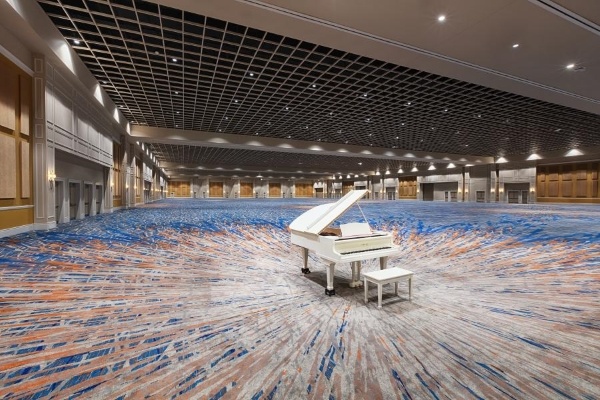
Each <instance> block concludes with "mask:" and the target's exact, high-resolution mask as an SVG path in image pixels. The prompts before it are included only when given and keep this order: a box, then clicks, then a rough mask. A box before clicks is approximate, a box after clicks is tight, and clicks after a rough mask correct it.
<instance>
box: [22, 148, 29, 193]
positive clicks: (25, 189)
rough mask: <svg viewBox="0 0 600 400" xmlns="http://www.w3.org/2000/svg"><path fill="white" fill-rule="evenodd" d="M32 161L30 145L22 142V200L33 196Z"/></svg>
mask: <svg viewBox="0 0 600 400" xmlns="http://www.w3.org/2000/svg"><path fill="white" fill-rule="evenodd" d="M30 165H31V160H30V157H29V143H27V142H21V198H23V199H28V198H29V197H30V196H31V168H30V167H29V166H30Z"/></svg>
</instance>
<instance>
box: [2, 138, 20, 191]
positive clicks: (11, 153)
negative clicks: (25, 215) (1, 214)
mask: <svg viewBox="0 0 600 400" xmlns="http://www.w3.org/2000/svg"><path fill="white" fill-rule="evenodd" d="M16 197H17V157H16V141H15V138H14V137H12V136H8V135H5V134H2V133H0V199H14V198H16Z"/></svg>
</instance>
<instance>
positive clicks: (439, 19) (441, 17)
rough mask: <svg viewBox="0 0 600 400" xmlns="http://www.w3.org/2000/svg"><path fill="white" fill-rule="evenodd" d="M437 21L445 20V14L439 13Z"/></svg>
mask: <svg viewBox="0 0 600 400" xmlns="http://www.w3.org/2000/svg"><path fill="white" fill-rule="evenodd" d="M437 20H438V21H439V22H444V21H445V20H446V16H445V15H443V14H442V15H440V16H439V17H438V19H437Z"/></svg>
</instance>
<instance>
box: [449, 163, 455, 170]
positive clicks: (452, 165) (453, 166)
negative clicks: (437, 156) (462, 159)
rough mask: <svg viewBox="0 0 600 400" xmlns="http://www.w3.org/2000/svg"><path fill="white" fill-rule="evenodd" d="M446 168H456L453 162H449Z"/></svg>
mask: <svg viewBox="0 0 600 400" xmlns="http://www.w3.org/2000/svg"><path fill="white" fill-rule="evenodd" d="M448 168H449V169H451V168H456V165H454V163H450V164H448Z"/></svg>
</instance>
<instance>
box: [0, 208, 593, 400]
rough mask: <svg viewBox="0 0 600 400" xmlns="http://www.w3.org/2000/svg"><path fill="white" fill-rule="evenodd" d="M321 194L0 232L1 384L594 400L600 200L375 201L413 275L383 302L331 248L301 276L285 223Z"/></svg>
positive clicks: (31, 389) (15, 388) (163, 393)
mask: <svg viewBox="0 0 600 400" xmlns="http://www.w3.org/2000/svg"><path fill="white" fill-rule="evenodd" d="M317 204H320V202H319V201H317V200H304V201H300V200H291V199H283V200H237V201H218V200H192V199H187V200H163V201H160V202H157V203H154V204H152V205H147V206H145V207H140V208H137V209H131V210H126V211H120V212H116V213H114V214H110V215H100V216H97V217H93V218H88V219H86V220H84V221H74V222H71V223H69V224H65V225H61V226H60V227H59V228H58V229H56V230H53V231H50V232H38V233H31V234H25V235H19V236H16V237H12V238H6V239H2V240H0V294H1V298H0V397H3V398H7V399H51V398H52V399H74V398H81V399H89V398H93V399H137V398H155V399H237V398H239V399H259V398H265V399H304V398H310V399H313V398H314V399H469V398H474V399H480V398H484V399H563V398H564V399H599V398H600V207H598V206H566V205H565V206H563V205H551V206H550V205H492V204H472V203H471V204H465V203H422V202H405V201H396V202H363V203H362V209H363V210H364V212H365V214H366V215H367V216H368V217H369V218H370V222H371V224H372V225H373V226H376V227H378V228H383V229H388V230H392V231H393V232H394V233H395V234H396V235H397V240H396V241H397V243H399V244H400V246H401V254H400V257H398V258H392V259H390V261H389V264H388V266H400V267H403V268H407V269H410V270H412V271H414V272H415V278H414V281H413V300H412V302H409V301H408V300H407V297H406V295H407V293H406V285H405V284H403V283H401V284H400V289H401V290H400V297H399V298H398V297H395V296H393V286H390V287H386V288H385V289H384V306H383V308H382V309H380V310H379V309H377V307H376V298H375V297H376V288H375V286H373V287H372V288H371V291H370V295H371V296H372V300H373V301H372V302H370V303H369V304H368V305H365V304H364V301H363V289H362V288H356V289H352V288H350V287H348V282H349V278H350V268H349V266H348V265H340V266H338V268H337V270H336V276H335V288H336V293H337V295H336V296H334V297H327V296H325V294H324V292H325V290H324V288H325V280H326V279H325V268H324V266H325V263H324V262H322V261H320V260H319V259H317V258H315V257H314V256H312V257H311V260H310V268H311V270H312V273H311V274H309V275H306V276H304V275H302V274H301V273H300V267H301V257H300V252H299V250H298V248H295V247H293V246H291V245H290V242H289V232H288V231H287V226H288V224H289V223H290V222H291V221H292V220H293V219H294V218H296V217H297V216H298V215H300V214H301V213H302V212H303V211H305V210H307V209H308V208H310V207H313V206H315V205H317ZM344 218H345V219H347V220H353V219H355V218H357V212H351V213H349V214H348V215H347V216H345V217H344ZM375 269H378V263H377V262H376V260H372V261H366V262H365V263H364V264H363V271H369V270H375Z"/></svg>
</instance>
